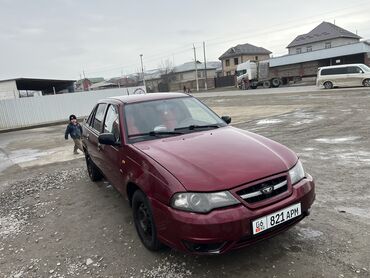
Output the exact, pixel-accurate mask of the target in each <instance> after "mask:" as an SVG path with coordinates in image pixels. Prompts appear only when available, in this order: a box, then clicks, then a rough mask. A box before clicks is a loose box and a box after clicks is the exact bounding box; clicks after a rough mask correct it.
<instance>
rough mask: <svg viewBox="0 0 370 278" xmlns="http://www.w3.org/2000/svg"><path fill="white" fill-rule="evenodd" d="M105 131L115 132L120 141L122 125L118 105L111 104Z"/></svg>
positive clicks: (117, 139)
mask: <svg viewBox="0 0 370 278" xmlns="http://www.w3.org/2000/svg"><path fill="white" fill-rule="evenodd" d="M104 133H113V135H114V137H115V138H116V142H119V141H120V125H119V115H118V110H117V107H116V106H114V105H109V107H108V109H107V115H106V116H105V122H104Z"/></svg>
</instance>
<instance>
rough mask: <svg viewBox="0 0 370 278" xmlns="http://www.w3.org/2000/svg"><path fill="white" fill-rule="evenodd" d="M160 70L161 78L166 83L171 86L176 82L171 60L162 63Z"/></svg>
mask: <svg viewBox="0 0 370 278" xmlns="http://www.w3.org/2000/svg"><path fill="white" fill-rule="evenodd" d="M158 68H159V69H160V71H161V78H162V80H163V82H164V83H166V84H169V83H170V82H171V81H173V80H174V78H175V73H174V65H173V63H172V62H171V61H170V60H169V59H167V60H164V61H162V62H161V64H160V65H159V66H158Z"/></svg>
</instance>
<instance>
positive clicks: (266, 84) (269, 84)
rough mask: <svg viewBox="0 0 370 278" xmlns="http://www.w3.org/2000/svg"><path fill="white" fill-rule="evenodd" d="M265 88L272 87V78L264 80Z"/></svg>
mask: <svg viewBox="0 0 370 278" xmlns="http://www.w3.org/2000/svg"><path fill="white" fill-rule="evenodd" d="M263 88H265V89H267V88H271V82H270V80H266V81H263Z"/></svg>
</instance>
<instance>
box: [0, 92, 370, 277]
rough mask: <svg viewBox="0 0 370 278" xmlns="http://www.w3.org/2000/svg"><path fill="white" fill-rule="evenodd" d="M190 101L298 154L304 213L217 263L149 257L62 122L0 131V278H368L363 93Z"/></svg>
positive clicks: (369, 153) (369, 216)
mask: <svg viewBox="0 0 370 278" xmlns="http://www.w3.org/2000/svg"><path fill="white" fill-rule="evenodd" d="M201 99H202V101H204V102H205V103H207V104H208V105H209V106H210V107H212V108H214V109H215V110H216V111H217V112H218V113H219V114H222V115H223V114H229V115H231V116H232V117H233V122H234V125H235V126H236V127H239V128H243V129H248V130H250V131H253V132H256V133H259V134H261V135H264V136H267V137H269V138H271V139H274V140H276V141H278V142H281V143H283V144H285V145H287V146H288V147H290V148H291V149H293V150H294V151H296V152H297V153H298V154H299V155H300V157H301V159H302V161H303V163H304V166H305V169H306V171H308V172H309V173H311V174H312V175H313V176H314V177H315V179H316V183H317V189H316V190H317V200H316V202H315V204H314V207H313V210H312V213H311V215H310V216H309V217H308V218H306V219H305V220H304V221H302V222H301V223H299V224H298V225H297V226H296V227H294V228H292V229H291V230H289V231H287V232H285V233H283V234H281V235H279V236H277V237H275V238H272V239H269V240H266V241H264V242H261V243H258V244H256V245H254V246H251V247H249V248H246V249H242V250H239V251H235V252H232V253H230V254H226V255H222V256H214V257H198V256H190V255H186V254H182V253H179V252H176V251H174V250H169V249H165V250H163V251H161V252H159V253H152V252H149V251H147V250H146V249H145V248H144V247H143V246H142V245H141V243H140V241H139V239H138V237H137V235H136V231H135V229H134V227H133V224H132V217H131V210H130V208H129V206H128V204H127V202H126V201H125V200H124V198H122V197H121V196H120V195H119V194H118V193H117V192H116V191H115V190H114V189H113V188H112V187H111V186H110V185H109V184H108V183H107V182H104V181H102V182H99V183H97V184H94V183H92V182H91V181H90V180H89V179H88V176H87V174H86V170H85V165H84V161H83V158H82V155H80V156H73V155H72V154H71V153H72V144H71V142H65V141H64V139H63V131H64V126H55V127H47V128H41V129H33V130H27V131H17V132H12V133H6V134H0V171H1V173H0V277H75V276H81V277H175V278H182V277H290V276H291V277H369V276H370V184H369V176H370V131H369V127H370V113H369V111H370V90H369V89H355V90H335V91H317V90H315V91H308V92H304V91H299V92H289V93H285V92H282V93H279V92H278V93H276V92H274V93H271V94H268V93H263V94H261V95H259V94H254V93H253V94H248V92H246V93H244V94H242V95H240V94H239V95H227V93H222V94H219V95H217V96H213V95H207V94H204V95H202V96H201ZM225 143H226V144H227V142H225ZM246 155H247V153H246Z"/></svg>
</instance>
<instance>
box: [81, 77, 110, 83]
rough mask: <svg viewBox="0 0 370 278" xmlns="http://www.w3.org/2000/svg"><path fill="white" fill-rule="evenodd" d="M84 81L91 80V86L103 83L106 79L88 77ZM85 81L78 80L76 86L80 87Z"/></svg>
mask: <svg viewBox="0 0 370 278" xmlns="http://www.w3.org/2000/svg"><path fill="white" fill-rule="evenodd" d="M84 79H87V80H89V81H90V82H91V84H95V83H99V82H103V81H104V80H105V79H104V77H86V78H84ZM84 79H80V80H77V82H76V84H77V85H80V84H81V83H82V81H83V80H84Z"/></svg>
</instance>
